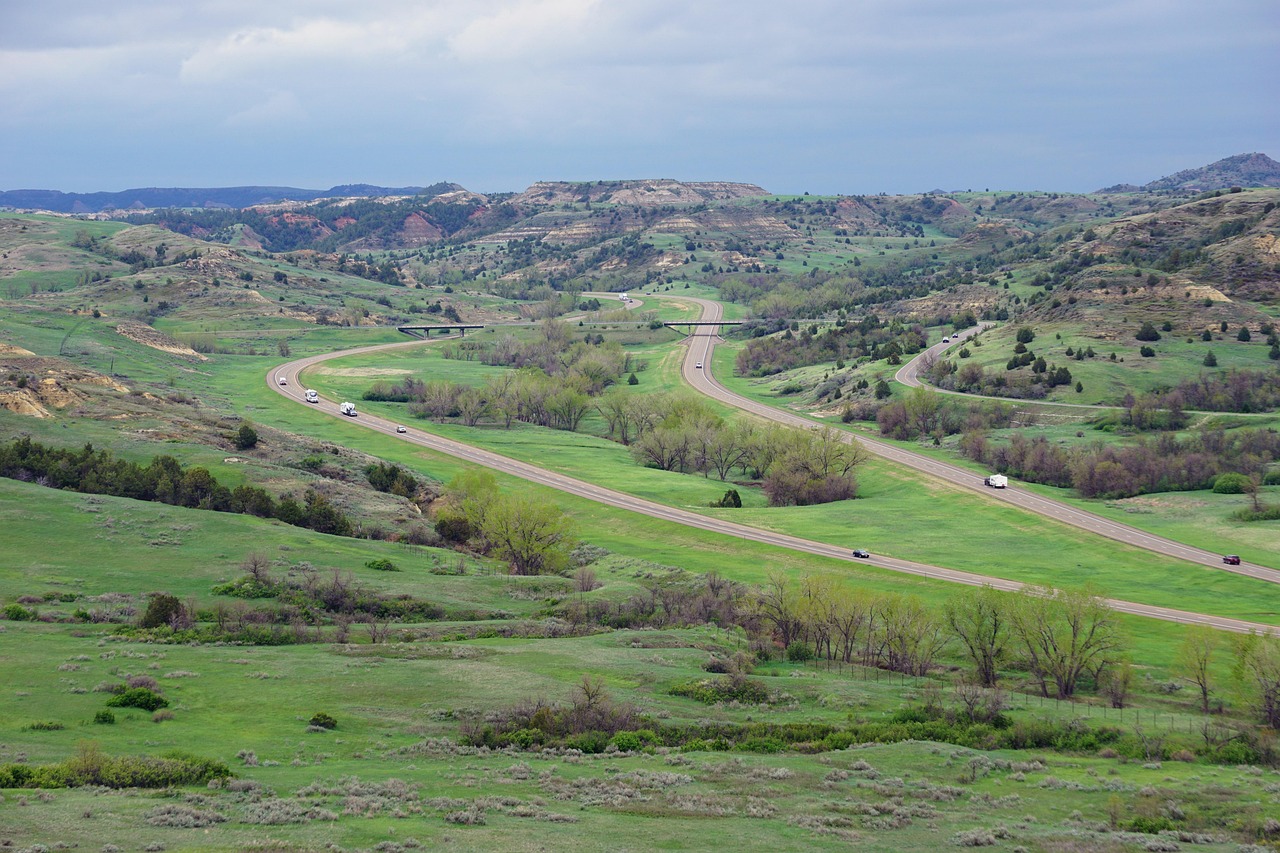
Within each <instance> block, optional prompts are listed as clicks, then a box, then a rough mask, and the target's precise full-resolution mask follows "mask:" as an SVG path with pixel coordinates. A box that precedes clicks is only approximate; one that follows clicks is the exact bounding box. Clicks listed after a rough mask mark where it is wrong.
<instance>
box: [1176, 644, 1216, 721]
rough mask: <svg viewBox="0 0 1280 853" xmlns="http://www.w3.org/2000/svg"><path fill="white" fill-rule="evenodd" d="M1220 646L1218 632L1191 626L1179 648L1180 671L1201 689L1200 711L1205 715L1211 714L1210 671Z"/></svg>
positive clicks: (1178, 661)
mask: <svg viewBox="0 0 1280 853" xmlns="http://www.w3.org/2000/svg"><path fill="white" fill-rule="evenodd" d="M1220 644H1221V637H1220V636H1219V634H1218V632H1217V631H1215V630H1213V629H1212V628H1208V627H1205V626H1204V625H1191V626H1190V627H1188V628H1187V633H1186V636H1184V637H1183V639H1182V645H1181V646H1180V647H1179V648H1178V659H1177V663H1178V669H1179V670H1180V671H1181V672H1182V675H1183V677H1184V678H1186V679H1187V680H1188V681H1190V682H1191V683H1192V684H1194V685H1195V686H1196V687H1198V688H1199V689H1200V711H1201V712H1202V713H1205V714H1207V713H1209V695H1210V694H1211V693H1212V683H1211V681H1210V678H1211V676H1210V669H1211V665H1212V662H1213V656H1214V654H1215V653H1216V652H1217V650H1218V646H1219V645H1220Z"/></svg>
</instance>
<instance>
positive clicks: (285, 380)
mask: <svg viewBox="0 0 1280 853" xmlns="http://www.w3.org/2000/svg"><path fill="white" fill-rule="evenodd" d="M276 381H277V382H279V383H280V384H281V385H288V384H289V380H288V379H285V378H284V377H283V376H281V377H280V378H279V379H277V380H276Z"/></svg>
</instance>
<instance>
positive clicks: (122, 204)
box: [0, 183, 462, 213]
mask: <svg viewBox="0 0 1280 853" xmlns="http://www.w3.org/2000/svg"><path fill="white" fill-rule="evenodd" d="M460 189H462V187H460V186H458V185H457V184H450V183H439V184H433V185H432V186H430V187H397V188H391V187H378V186H373V185H372V184H343V185H341V186H336V187H332V188H330V189H327V190H306V189H298V188H297V187H259V186H246V187H205V188H190V187H146V188H142V189H129V190H121V191H119V192H96V193H74V192H73V193H66V192H60V191H58V190H39V189H36V190H4V191H0V207H12V208H16V209H21V210H48V211H51V212H53V213H100V212H102V211H111V210H145V209H151V208H165V207H193V208H242V207H250V206H252V205H257V204H271V203H273V202H278V201H315V200H316V199H321V198H353V197H361V198H366V197H371V196H405V195H409V196H416V195H439V194H440V193H444V192H451V191H453V190H460Z"/></svg>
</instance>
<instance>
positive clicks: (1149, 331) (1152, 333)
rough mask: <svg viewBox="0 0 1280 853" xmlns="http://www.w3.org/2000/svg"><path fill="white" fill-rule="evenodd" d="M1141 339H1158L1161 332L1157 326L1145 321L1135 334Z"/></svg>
mask: <svg viewBox="0 0 1280 853" xmlns="http://www.w3.org/2000/svg"><path fill="white" fill-rule="evenodd" d="M1134 337H1135V338H1137V339H1138V340H1140V341H1158V340H1160V333H1159V332H1157V331H1156V327H1155V326H1153V325H1152V324H1151V323H1150V322H1147V323H1143V324H1142V328H1140V329H1138V333H1137V334H1136V335H1134Z"/></svg>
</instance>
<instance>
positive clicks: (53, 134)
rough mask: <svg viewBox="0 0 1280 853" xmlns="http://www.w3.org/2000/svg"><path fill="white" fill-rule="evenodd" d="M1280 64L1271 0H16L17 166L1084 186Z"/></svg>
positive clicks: (1206, 157) (1218, 138) (8, 142)
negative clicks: (1207, 1) (1045, 0)
mask: <svg viewBox="0 0 1280 853" xmlns="http://www.w3.org/2000/svg"><path fill="white" fill-rule="evenodd" d="M1277 81H1280V3H1277V2H1276V1H1275V0H1214V2H1212V3H1206V2H1204V0H1056V2H1040V1H1039V0H969V2H961V0H786V2H779V0H681V2H676V0H414V2H404V0H181V2H173V1H172V0H169V2H163V3H161V2H155V0H107V2H104V0H0V189H28V188H43V189H60V190H65V191H76V192H89V191H98V190H122V189H127V188H132V187H147V186H232V185H245V184H265V185H278V186H296V187H307V188H317V189H322V188H327V187H329V186H332V185H335V184H342V183H357V182H362V183H374V184H381V185H386V186H407V185H427V184H431V183H435V182H436V181H442V180H448V181H455V182H457V183H460V184H462V185H463V186H466V187H467V188H469V189H473V190H477V191H496V190H520V189H523V188H524V187H525V186H527V185H528V184H530V183H532V182H533V181H536V180H594V179H616V178H646V177H647V178H657V177H668V178H677V179H682V180H730V181H747V182H751V183H757V184H760V185H761V186H763V187H765V188H766V189H769V190H771V191H774V192H803V191H811V192H813V193H815V194H818V193H821V194H830V193H874V192H881V191H883V192H913V191H922V190H929V189H935V188H941V189H966V188H970V187H972V188H975V189H977V188H986V187H990V188H992V189H996V188H1000V189H1047V190H1063V191H1088V190H1092V189H1097V188H1098V187H1101V186H1104V185H1108V184H1113V183H1117V182H1121V181H1131V182H1135V183H1144V182H1146V181H1149V180H1153V179H1155V178H1159V177H1162V176H1164V175H1167V174H1170V173H1172V172H1175V171H1178V170H1180V169H1184V168H1190V167H1195V166H1201V165H1205V164H1207V163H1209V162H1212V161H1214V160H1217V159H1220V158H1222V157H1226V156H1229V155H1232V154H1239V153H1245V152H1252V151H1262V152H1264V153H1267V154H1270V155H1271V156H1273V157H1276V158H1277V159H1280V144H1277V142H1278V141H1280V99H1278V96H1277Z"/></svg>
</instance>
